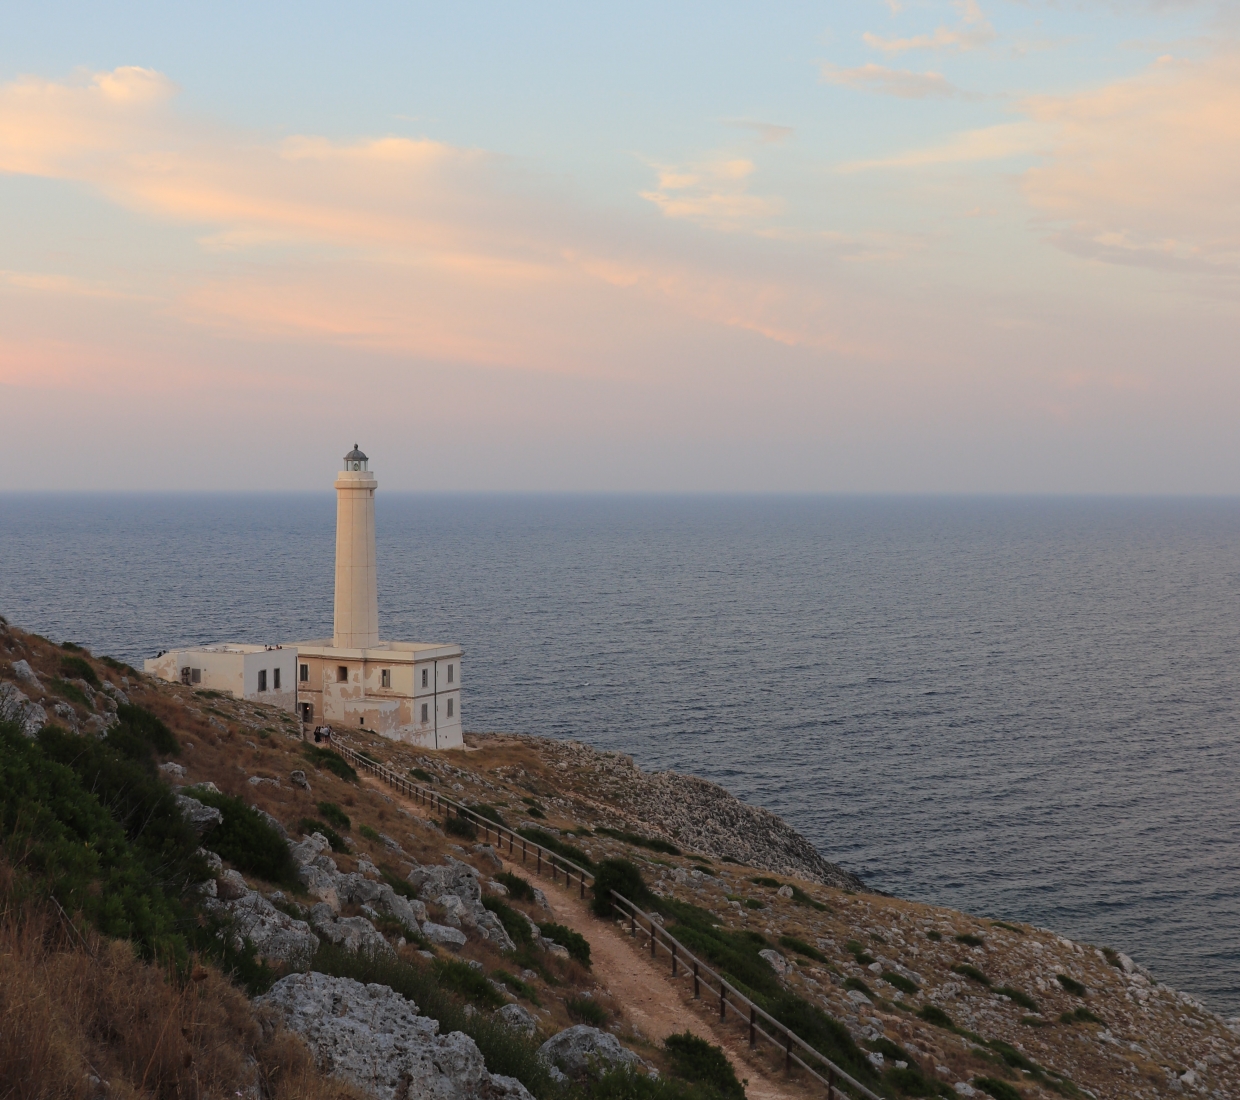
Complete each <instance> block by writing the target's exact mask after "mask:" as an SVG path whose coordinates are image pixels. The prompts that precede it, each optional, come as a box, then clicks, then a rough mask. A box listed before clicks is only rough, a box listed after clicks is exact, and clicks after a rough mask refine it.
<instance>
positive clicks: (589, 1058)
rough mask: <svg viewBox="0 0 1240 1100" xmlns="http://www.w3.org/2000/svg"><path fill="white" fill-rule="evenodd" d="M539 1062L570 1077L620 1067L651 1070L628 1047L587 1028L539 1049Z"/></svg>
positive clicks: (577, 1027)
mask: <svg viewBox="0 0 1240 1100" xmlns="http://www.w3.org/2000/svg"><path fill="white" fill-rule="evenodd" d="M538 1058H539V1059H540V1060H541V1061H542V1062H543V1063H544V1064H545V1065H548V1066H555V1067H557V1068H559V1069H561V1070H563V1071H564V1072H565V1073H567V1074H568V1075H569V1076H570V1077H582V1076H585V1075H586V1074H597V1073H605V1072H606V1071H607V1070H609V1069H615V1068H617V1067H630V1068H632V1069H639V1068H640V1069H648V1068H649V1067H648V1066H647V1065H646V1063H645V1062H643V1061H642V1059H641V1058H639V1057H638V1056H637V1055H636V1054H634V1053H633V1052H632V1051H631V1050H629V1049H628V1048H627V1047H623V1046H621V1045H620V1040H619V1039H617V1038H616V1037H615V1036H614V1035H612V1034H611V1032H609V1031H599V1029H598V1028H596V1027H588V1026H587V1025H586V1024H575V1025H574V1026H572V1027H569V1028H565V1029H564V1030H563V1031H561V1032H560V1033H559V1034H557V1035H553V1036H552V1037H551V1038H550V1039H548V1040H547V1041H546V1042H545V1043H543V1045H542V1046H540V1047H539V1048H538Z"/></svg>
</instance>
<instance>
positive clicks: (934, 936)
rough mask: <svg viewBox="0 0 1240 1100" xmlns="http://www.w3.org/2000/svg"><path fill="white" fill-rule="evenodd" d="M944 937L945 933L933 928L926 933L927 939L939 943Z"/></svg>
mask: <svg viewBox="0 0 1240 1100" xmlns="http://www.w3.org/2000/svg"><path fill="white" fill-rule="evenodd" d="M942 938H943V933H942V932H936V931H935V930H934V929H933V928H932V929H931V930H930V931H929V932H927V933H926V939H928V940H933V941H934V942H935V943H938V942H939V940H941V939H942Z"/></svg>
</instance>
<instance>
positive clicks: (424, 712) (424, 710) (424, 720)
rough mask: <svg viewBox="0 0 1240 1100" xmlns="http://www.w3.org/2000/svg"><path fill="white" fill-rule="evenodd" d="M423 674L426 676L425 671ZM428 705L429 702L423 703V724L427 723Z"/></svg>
mask: <svg viewBox="0 0 1240 1100" xmlns="http://www.w3.org/2000/svg"><path fill="white" fill-rule="evenodd" d="M422 675H423V676H425V675H426V673H425V672H424V673H422ZM426 706H427V704H425V703H423V704H422V724H423V725H426Z"/></svg>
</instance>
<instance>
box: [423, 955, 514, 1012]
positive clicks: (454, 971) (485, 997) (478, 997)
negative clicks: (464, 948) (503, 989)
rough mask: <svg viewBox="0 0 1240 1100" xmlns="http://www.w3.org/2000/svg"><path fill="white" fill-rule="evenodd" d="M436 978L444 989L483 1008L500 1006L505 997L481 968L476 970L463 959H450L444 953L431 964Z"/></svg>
mask: <svg viewBox="0 0 1240 1100" xmlns="http://www.w3.org/2000/svg"><path fill="white" fill-rule="evenodd" d="M431 965H432V966H433V967H434V970H435V979H436V980H437V981H438V982H439V984H440V986H442V987H443V988H444V989H449V990H451V991H452V992H453V993H459V994H460V995H461V996H462V997H464V998H465V999H466V1000H468V1001H471V1002H473V1003H474V1004H476V1005H479V1006H480V1007H482V1008H499V1007H500V1006H502V1005H503V1004H504V998H503V997H502V996H501V995H500V992H499V990H497V989H496V988H495V986H493V985H492V984H491V983H490V982H489V981H487V978H486V975H485V974H484V973H483V972H482V971H481V970H476V969H474V967H472V966H470V965H469V963H467V962H463V961H462V960H461V959H448V958H444V957H443V956H442V955H441V956H439V957H438V958H436V959H435V960H434V962H433V963H432V964H431Z"/></svg>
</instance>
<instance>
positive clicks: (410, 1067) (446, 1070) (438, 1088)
mask: <svg viewBox="0 0 1240 1100" xmlns="http://www.w3.org/2000/svg"><path fill="white" fill-rule="evenodd" d="M257 1003H258V1004H260V1005H265V1006H267V1007H268V1008H269V1009H271V1010H272V1011H273V1012H275V1013H276V1014H277V1016H279V1018H280V1019H281V1020H282V1022H283V1023H284V1024H285V1026H286V1027H288V1028H289V1029H290V1030H291V1031H295V1032H296V1033H297V1034H298V1035H300V1036H301V1037H302V1039H303V1040H305V1042H306V1044H307V1046H309V1048H310V1050H311V1052H312V1053H313V1055H314V1058H315V1061H316V1062H317V1063H318V1066H319V1068H320V1069H321V1070H322V1071H323V1072H325V1073H331V1074H334V1075H335V1076H337V1077H341V1078H343V1079H345V1080H347V1081H350V1082H352V1083H353V1084H355V1085H357V1086H358V1087H359V1088H362V1089H364V1090H366V1091H367V1092H369V1093H370V1094H371V1095H373V1096H375V1097H377V1098H378V1100H533V1098H532V1097H531V1095H530V1093H529V1092H528V1091H527V1090H526V1088H525V1086H524V1085H522V1084H521V1083H520V1082H519V1081H517V1080H516V1079H515V1078H512V1077H501V1076H498V1075H495V1074H491V1073H489V1072H487V1068H486V1063H485V1061H484V1060H483V1057H482V1054H481V1052H480V1051H479V1050H478V1047H477V1045H476V1044H475V1043H474V1041H473V1040H472V1039H471V1038H469V1036H468V1035H465V1034H464V1033H462V1032H460V1031H453V1032H449V1033H448V1034H447V1035H440V1034H439V1023H438V1021H436V1020H432V1019H430V1018H428V1017H426V1016H419V1015H418V1006H417V1005H416V1004H414V1003H413V1002H412V1001H407V1000H405V998H404V997H402V996H400V994H398V993H396V992H394V991H393V990H391V989H389V988H388V987H387V986H384V985H374V984H372V985H363V984H362V983H361V982H356V981H353V980H352V979H351V978H332V977H329V976H328V975H326V974H315V973H311V974H290V975H289V976H288V977H286V978H281V979H280V981H278V982H276V984H275V985H274V986H272V988H271V991H270V992H269V993H267V994H266V995H265V996H263V997H260V998H259V999H258V1001H257Z"/></svg>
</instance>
